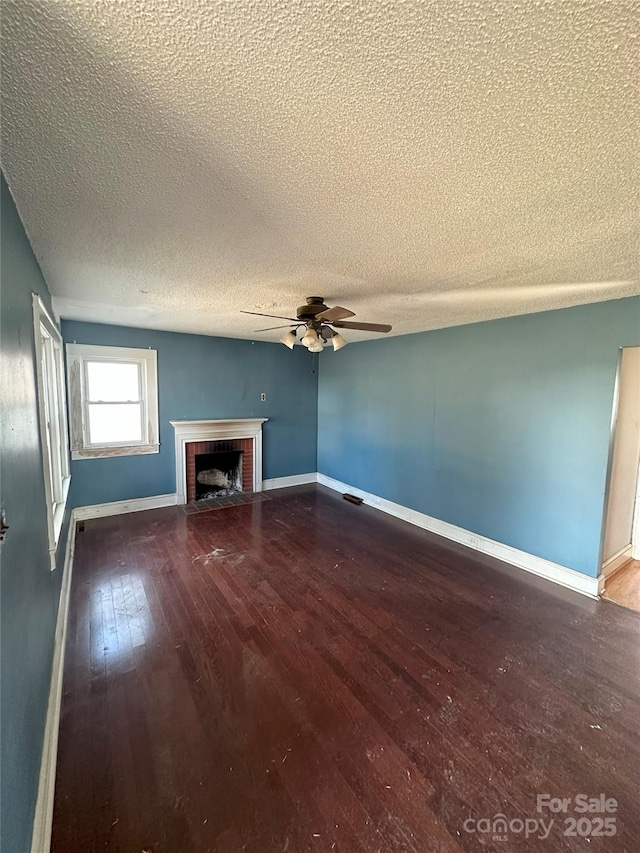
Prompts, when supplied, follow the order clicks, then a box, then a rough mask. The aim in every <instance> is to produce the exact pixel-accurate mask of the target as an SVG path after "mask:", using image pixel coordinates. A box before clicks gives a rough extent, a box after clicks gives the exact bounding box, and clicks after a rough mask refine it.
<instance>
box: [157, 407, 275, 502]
mask: <svg viewBox="0 0 640 853" xmlns="http://www.w3.org/2000/svg"><path fill="white" fill-rule="evenodd" d="M267 420H268V418H237V419H235V420H214V421H171V422H170V423H171V425H172V427H173V428H174V429H175V433H176V494H177V501H176V502H177V503H178V504H186V502H187V461H186V460H187V448H186V445H187V444H188V443H189V442H190V441H222V440H224V439H234V438H252V439H253V491H254V492H260V491H262V424H263V423H264V422H265V421H267Z"/></svg>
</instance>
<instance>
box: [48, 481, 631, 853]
mask: <svg viewBox="0 0 640 853" xmlns="http://www.w3.org/2000/svg"><path fill="white" fill-rule="evenodd" d="M270 497H271V498H272V499H271V500H269V501H265V502H256V503H253V504H248V505H243V506H236V507H232V508H228V509H224V510H220V511H212V512H202V513H198V514H194V515H186V514H185V513H184V512H183V510H182V509H181V508H180V507H171V508H167V509H162V510H156V511H152V512H140V513H135V514H132V515H128V516H118V517H115V518H106V519H97V520H94V521H87V522H85V529H84V531H83V532H81V533H78V535H77V540H76V558H75V565H74V575H73V583H72V605H71V617H70V624H69V632H68V645H67V652H66V662H65V676H64V697H63V707H62V720H61V729H60V743H59V759H58V770H57V784H56V801H55V813H54V824H53V842H52V850H53V851H54V853H94V851H114V852H115V851H118V853H143V851H152V853H206V851H211V853H213V851H215V853H240V851H247V853H273V852H274V851H287V852H288V853H306V851H313V853H358V852H359V851H360V853H362V851H366V853H376V852H377V851H379V853H397V851H408V853H423V851H446V853H449V851H479V850H483V851H494V850H495V851H498V850H500V851H503V853H514V851H516V853H517V851H521V850H522V851H524V850H527V851H539V850H543V851H555V850H558V851H585V850H589V851H607V853H613V851H627V853H632V851H633V853H637V851H638V850H640V810H639V809H638V791H639V783H640V776H639V771H640V713H639V710H640V702H639V700H640V688H639V683H638V668H639V667H638V664H639V663H640V617H639V616H638V615H637V614H635V613H632V612H631V611H627V610H624V609H622V608H619V607H616V606H615V605H612V604H610V603H608V602H603V601H600V602H596V601H591V600H589V599H586V598H584V597H582V596H579V595H577V594H574V593H570V592H568V591H566V590H563V589H562V588H560V587H558V586H556V585H554V584H551V583H548V582H546V581H542V580H540V579H537V578H535V577H533V576H529V575H527V574H526V573H523V572H521V571H518V570H516V569H513V568H509V567H507V566H504V564H501V563H499V562H498V561H495V560H493V559H492V558H490V557H488V556H484V555H481V554H478V553H477V552H471V551H468V550H467V549H465V548H463V547H462V546H458V545H455V544H453V543H449V542H447V541H446V540H443V539H440V538H438V537H437V536H434V535H432V534H429V533H426V532H424V531H421V530H418V529H416V528H414V527H411V526H410V525H407V524H405V523H404V522H401V521H398V520H395V519H392V518H389V517H388V516H385V515H383V514H381V513H379V512H377V511H376V510H374V509H371V508H369V507H366V506H362V507H358V506H353V505H352V504H349V503H347V502H346V501H344V500H342V498H341V497H340V496H339V495H336V494H335V493H333V492H330V491H329V490H327V489H324V488H323V487H321V486H301V487H297V488H291V489H286V490H282V491H280V492H271V493H270ZM579 793H584V794H587V795H588V796H593V797H596V796H598V795H599V794H601V793H604V794H606V795H607V797H614V798H615V799H616V800H617V803H618V808H617V811H616V813H615V819H616V826H615V829H616V834H615V836H613V837H599V836H593V835H592V836H591V837H589V838H586V837H581V836H580V835H579V834H576V835H573V836H571V835H569V836H566V835H564V834H563V832H564V830H565V829H566V828H567V826H566V825H565V823H564V820H565V819H566V818H567V817H570V816H571V815H573V814H574V812H573V811H572V810H571V808H570V810H569V811H568V813H566V814H556V815H552V814H549V813H548V812H546V813H543V814H539V813H538V812H537V811H536V795H537V794H550V795H552V796H554V797H575V795H577V794H579ZM497 813H502V814H503V815H505V816H506V818H507V820H508V821H516V822H515V823H513V824H512V826H511V827H510V828H509V829H508V835H507V837H506V838H505V839H504V840H500V839H499V838H497V837H494V834H491V833H487V832H480V831H478V827H480V828H483V827H484V824H469V823H467V824H466V826H467V828H474V827H475V828H476V831H474V832H468V831H466V829H465V821H468V820H472V821H477V820H481V819H483V818H484V819H487V818H488V819H492V818H493V817H494V816H495V815H496V814H497ZM609 816H610V815H609ZM540 817H542V818H543V819H544V820H545V825H547V824H548V823H549V818H551V817H554V818H555V820H554V824H553V826H552V827H551V829H550V831H549V835H548V837H547V838H546V839H540V838H538V837H537V836H536V835H532V836H531V837H529V838H525V837H524V831H523V830H520V831H518V830H519V827H520V825H521V824H522V826H524V823H523V822H524V821H525V820H527V819H531V820H537V819H538V818H540ZM575 817H576V818H577V817H581V815H579V814H576V815H575ZM593 817H594V816H593V815H588V818H589V819H591V818H593ZM518 820H519V821H520V823H518ZM581 826H582V829H583V830H584V828H585V826H586V825H585V824H582V825H581ZM569 828H570V826H569Z"/></svg>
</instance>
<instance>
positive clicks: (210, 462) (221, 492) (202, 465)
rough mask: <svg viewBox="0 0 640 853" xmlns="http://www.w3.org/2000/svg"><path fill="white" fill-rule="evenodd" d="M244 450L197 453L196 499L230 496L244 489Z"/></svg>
mask: <svg viewBox="0 0 640 853" xmlns="http://www.w3.org/2000/svg"><path fill="white" fill-rule="evenodd" d="M242 455H243V454H242V451H241V450H218V451H216V452H215V453H197V454H196V500H197V501H199V500H203V499H204V498H219V497H228V496H229V495H233V494H235V493H236V492H241V491H243V489H242Z"/></svg>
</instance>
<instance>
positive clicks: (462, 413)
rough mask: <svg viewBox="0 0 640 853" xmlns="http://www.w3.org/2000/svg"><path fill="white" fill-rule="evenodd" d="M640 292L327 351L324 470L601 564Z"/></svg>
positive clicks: (478, 527) (587, 563) (486, 531)
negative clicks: (614, 434) (614, 418)
mask: <svg viewBox="0 0 640 853" xmlns="http://www.w3.org/2000/svg"><path fill="white" fill-rule="evenodd" d="M638 344H640V297H634V298H630V299H621V300H617V301H611V302H605V303H600V304H596V305H586V306H581V307H578V308H567V309H563V310H559V311H550V312H546V313H542V314H531V315H527V316H524V317H512V318H508V319H505V320H493V321H490V322H486V323H478V324H474V325H469V326H459V327H456V328H451V329H442V330H438V331H434V332H425V333H421V334H416V335H406V336H402V337H396V338H391V339H388V340H376V341H367V342H365V343H360V344H356V345H352V346H349V347H347V348H345V349H342V350H340V352H338V353H333V352H326V353H323V354H322V364H321V370H320V381H319V403H318V410H319V424H318V470H319V471H321V472H322V473H324V474H327V475H329V476H331V477H334V478H336V479H338V480H341V481H343V482H346V483H349V484H350V485H353V486H355V487H356V488H360V489H363V490H365V491H368V492H372V493H373V494H376V495H379V496H381V497H383V498H387V499H388V500H391V501H395V502H396V503H399V504H403V505H404V506H407V507H410V508H412V509H415V510H418V511H420V512H423V513H426V514H427V515H430V516H433V517H435V518H438V519H442V520H444V521H448V522H450V523H451V524H455V525H458V526H459V527H462V528H465V529H466V530H470V531H473V532H475V533H478V534H480V535H482V536H487V537H489V538H490V539H494V540H496V541H498V542H502V543H504V544H507V545H511V546H513V547H515V548H519V549H521V550H523V551H527V552H529V553H531V554H535V555H537V556H540V557H544V558H546V559H548V560H552V561H553V562H556V563H559V564H560V565H563V566H568V567H569V568H572V569H576V570H578V571H580V572H583V573H585V574H588V575H596V574H597V571H598V559H599V545H600V532H601V523H602V514H603V502H604V489H605V479H606V469H607V457H608V446H609V427H610V419H611V411H612V402H613V391H614V382H615V373H616V366H617V360H618V348H619V347H621V346H632V345H638Z"/></svg>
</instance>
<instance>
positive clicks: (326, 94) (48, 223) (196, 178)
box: [2, 0, 640, 340]
mask: <svg viewBox="0 0 640 853" xmlns="http://www.w3.org/2000/svg"><path fill="white" fill-rule="evenodd" d="M639 10H640V5H639V3H638V2H637V0H588V2H587V0H521V2H518V0H499V2H491V0H480V1H479V2H472V0H438V2H429V0H420V2H410V0H407V1H406V2H404V0H391V1H390V2H386V1H385V0H380V1H379V2H377V0H340V2H337V0H297V2H295V0H271V2H261V1H260V0H234V2H228V0H182V2H181V1H180V0H104V2H99V0H98V2H94V0H3V2H2V24H3V29H4V40H3V51H2V54H3V55H2V59H3V128H2V130H3V148H2V163H3V168H4V170H5V174H6V176H7V179H8V182H9V185H10V187H11V190H12V192H13V194H14V196H15V199H16V202H17V205H18V209H19V211H20V214H21V216H22V218H23V221H24V223H25V227H26V229H27V232H28V234H29V236H30V239H31V241H32V243H33V246H34V250H35V252H36V255H37V257H38V259H39V261H40V264H41V266H42V270H43V272H44V275H45V277H46V279H47V282H48V284H49V286H50V289H51V291H52V293H53V294H54V295H55V296H56V297H57V299H56V303H55V304H56V307H57V310H58V311H59V312H60V313H61V314H62V316H65V317H73V318H77V319H90V320H100V321H103V322H110V323H124V324H127V325H136V326H147V327H153V328H162V329H174V330H179V331H188V332H202V333H207V334H220V335H227V336H232V337H246V338H253V339H265V340H273V339H274V338H275V337H277V336H276V335H275V334H274V333H273V332H271V333H263V334H260V335H254V334H252V330H254V329H257V328H261V327H262V326H269V325H271V323H270V322H269V321H268V320H267V321H266V322H264V323H262V322H261V321H260V319H259V318H251V317H246V316H243V315H242V314H240V313H239V310H240V309H241V308H245V309H249V310H254V311H260V310H263V311H266V312H268V313H275V314H279V313H285V314H289V313H290V312H291V311H292V310H293V309H294V308H295V307H296V306H297V305H299V304H301V303H302V302H303V301H304V297H305V296H307V295H310V294H319V295H323V296H325V297H326V299H327V302H328V303H329V304H336V303H337V304H340V305H344V306H346V307H348V308H351V309H352V310H353V311H356V313H357V317H356V318H355V319H359V320H362V321H369V322H391V323H393V325H394V332H393V333H394V334H397V333H406V332H414V331H419V330H424V329H430V328H437V327H442V326H450V325H455V324H459V323H468V322H473V321H476V320H483V319H488V318H493V317H500V316H506V315H512V314H520V313H525V312H530V311H540V310H544V309H546V308H553V307H561V306H565V305H573V304H578V303H583V302H591V301H597V300H602V299H607V298H614V297H616V296H624V295H631V294H637V293H639V292H640V285H639V283H638V279H639V271H638V246H639V237H638V223H639V221H640V216H639V209H638V190H639V182H638V177H639V160H638V128H639V124H640V122H639V118H640V116H639V105H640V98H639V97H638V96H639V92H638V45H639V43H640V37H639V31H640V26H639V19H640V12H639ZM256 320H257V322H256ZM347 336H348V337H349V338H350V339H351V340H358V339H362V338H365V337H371V335H366V334H363V333H349V334H348V335H347Z"/></svg>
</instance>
